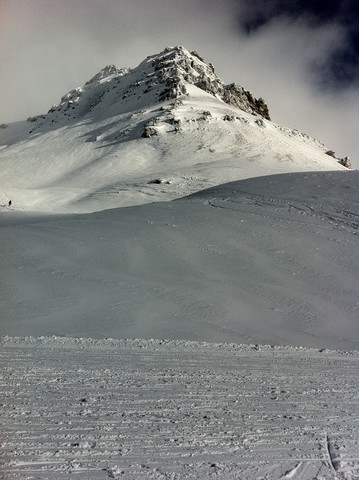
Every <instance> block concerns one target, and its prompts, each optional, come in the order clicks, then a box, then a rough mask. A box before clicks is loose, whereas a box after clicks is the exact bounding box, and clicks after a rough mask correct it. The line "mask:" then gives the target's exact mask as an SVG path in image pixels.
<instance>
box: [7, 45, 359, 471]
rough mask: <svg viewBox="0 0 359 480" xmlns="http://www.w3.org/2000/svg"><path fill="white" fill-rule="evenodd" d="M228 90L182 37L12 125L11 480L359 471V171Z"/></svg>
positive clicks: (9, 282)
mask: <svg viewBox="0 0 359 480" xmlns="http://www.w3.org/2000/svg"><path fill="white" fill-rule="evenodd" d="M176 62H177V63H176ZM176 65H179V68H177V67H176ZM173 68H175V69H176V75H177V73H179V77H178V78H179V80H178V82H179V83H178V84H176V85H175V88H177V89H178V88H179V89H180V90H181V91H182V87H185V88H183V91H185V92H186V93H185V94H184V95H182V96H181V95H180V97H179V98H178V99H164V100H163V101H162V100H161V101H159V96H162V95H163V93H164V92H166V91H167V90H164V88H166V89H167V87H168V85H167V84H166V83H163V79H164V78H166V79H167V80H168V79H170V80H171V79H172V78H174V77H173ZM171 72H172V73H171ZM171 75H172V76H171ZM176 78H177V77H176ZM161 79H162V80H161ZM186 79H187V80H186ZM199 79H200V80H201V82H202V80H204V83H205V85H206V88H207V90H208V89H209V90H211V89H212V90H211V91H210V93H208V91H204V90H203V89H201V88H199V87H198V84H199V83H198V80H199ZM167 80H166V81H167ZM171 81H172V80H171ZM176 81H177V80H176ZM161 82H162V83H161ZM188 82H190V83H188ZM191 82H192V83H191ZM171 85H172V87H173V84H171ZM172 87H171V88H172ZM226 88H227V87H226ZM226 88H224V87H223V85H222V84H221V83H220V81H219V79H218V77H216V75H215V73H214V70H213V66H211V65H206V64H204V63H203V61H202V59H201V58H200V57H199V56H198V55H197V54H193V52H191V53H190V52H188V51H187V50H185V49H183V47H175V48H173V49H171V48H170V49H166V50H165V51H164V52H161V54H159V55H157V56H156V55H155V56H152V57H149V58H148V59H146V60H145V61H144V62H142V63H141V65H140V66H139V67H137V68H136V69H133V70H132V71H129V70H126V69H121V70H120V69H117V68H116V67H112V66H111V67H107V68H105V69H104V70H103V71H101V72H100V73H99V74H97V75H95V77H93V78H92V79H91V80H90V81H89V82H87V83H86V84H85V86H84V87H83V88H82V89H75V90H73V91H71V92H69V94H67V95H65V96H64V97H63V98H62V99H61V102H60V104H59V105H56V106H54V107H53V108H52V109H50V111H49V113H48V114H47V115H43V116H38V117H34V118H31V119H29V121H28V122H19V123H17V124H13V125H9V126H2V128H1V129H0V135H1V143H2V147H1V151H0V162H1V163H0V183H1V192H0V251H1V255H0V270H1V277H0V287H1V288H0V312H1V321H0V361H1V376H0V416H1V420H0V421H1V423H0V479H2V480H15V479H23V480H25V479H41V480H45V479H51V480H55V479H59V480H64V479H68V480H70V479H80V480H87V479H89V480H92V479H99V480H101V479H122V478H123V479H133V480H135V479H141V478H149V479H172V480H177V479H187V478H188V479H207V478H209V479H210V478H217V479H224V480H227V479H229V480H231V479H240V480H252V479H258V480H264V479H266V480H277V479H283V480H284V479H298V480H299V479H300V480H312V479H318V480H327V479H330V480H331V479H333V480H334V479H336V480H356V479H359V426H358V422H359V389H358V380H359V377H358V371H359V370H358V366H359V365H358V361H359V352H358V350H359V325H358V311H359V292H358V278H359V245H358V235H357V232H358V225H359V224H358V218H359V195H358V190H359V176H358V172H356V171H349V170H348V169H347V168H344V166H343V165H341V164H340V163H338V159H336V158H335V157H334V156H332V154H330V155H328V150H327V148H326V147H324V146H323V145H322V144H320V143H319V142H317V141H316V140H314V139H312V138H310V137H309V136H308V135H306V134H301V133H300V132H298V131H296V130H293V129H288V128H285V127H281V126H279V125H276V124H274V123H272V122H271V121H270V120H269V119H268V118H264V117H262V116H261V115H258V114H257V113H255V112H253V111H251V108H252V107H251V106H250V104H248V98H249V99H250V98H251V97H250V96H249V95H248V93H249V92H246V91H244V90H243V89H242V90H241V87H233V88H234V90H233V88H232V87H231V88H230V89H229V90H228V89H227V90H226ZM213 89H214V90H213ZM221 89H222V90H221ZM224 91H227V93H228V92H232V93H233V92H234V91H235V92H237V93H238V92H239V94H238V95H239V96H238V98H237V97H236V98H237V99H239V100H240V101H243V105H242V107H243V108H244V109H245V110H243V109H239V108H236V107H235V106H233V105H229V104H227V103H225V102H224V101H223V99H221V98H222V97H220V95H219V93H221V92H222V93H221V95H222V94H223V92H224ZM213 92H214V93H213ZM236 101H237V100H236ZM252 101H253V102H254V100H253V98H252V100H250V102H252ZM259 104H260V106H261V108H264V107H265V104H263V103H261V102H260V103H259ZM331 153H332V152H331ZM10 201H11V204H9V203H10Z"/></svg>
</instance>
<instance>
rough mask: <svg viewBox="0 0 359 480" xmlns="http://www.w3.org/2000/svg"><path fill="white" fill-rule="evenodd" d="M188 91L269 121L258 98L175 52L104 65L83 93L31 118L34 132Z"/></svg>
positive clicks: (196, 58)
mask: <svg viewBox="0 0 359 480" xmlns="http://www.w3.org/2000/svg"><path fill="white" fill-rule="evenodd" d="M188 85H194V86H195V87H197V88H199V89H200V90H202V91H204V92H206V93H209V94H210V95H212V96H214V97H216V98H217V99H219V100H221V101H223V102H225V103H227V104H229V105H232V106H234V107H236V108H239V109H240V110H243V111H245V112H247V113H252V114H255V115H259V116H261V117H263V118H265V119H268V120H270V116H269V111H268V107H267V105H266V104H265V102H264V101H263V99H262V98H259V99H256V98H254V97H253V96H252V94H251V93H250V92H249V91H247V90H245V89H244V88H243V87H242V86H240V85H239V84H237V83H231V84H229V85H225V84H224V83H223V82H222V80H221V79H220V78H219V77H218V75H217V74H216V72H215V69H214V67H213V65H212V64H211V63H208V64H207V63H206V62H205V61H204V59H203V58H202V57H201V56H200V55H199V54H198V53H197V52H195V51H189V50H187V49H185V48H184V47H182V46H176V47H167V48H165V49H164V50H163V51H162V52H160V53H159V54H155V55H151V56H149V57H147V58H146V59H145V60H143V61H142V62H141V63H140V64H139V65H138V67H136V68H133V69H129V68H118V67H117V66H116V65H107V66H106V67H104V68H103V69H102V70H100V72H98V73H97V74H96V75H94V76H93V77H92V78H91V79H90V80H89V81H88V82H86V83H85V84H84V85H83V86H82V87H78V88H75V89H73V90H71V91H70V92H68V93H67V94H66V95H64V96H63V97H62V98H61V100H60V102H59V103H58V104H56V105H53V106H52V107H51V108H50V110H49V111H48V113H47V115H41V116H39V117H32V118H31V121H36V122H37V125H36V126H34V129H36V128H40V127H41V125H43V124H44V123H47V124H54V126H55V125H58V124H60V125H64V124H67V123H68V122H70V121H72V120H74V119H79V118H82V117H84V116H86V115H89V114H91V115H93V114H96V113H97V114H101V112H100V110H101V111H102V112H103V111H106V112H107V113H106V114H107V115H116V114H122V113H124V112H126V111H130V110H131V109H132V110H133V108H134V104H135V107H136V108H138V109H141V108H146V107H147V106H148V105H153V104H154V103H158V102H164V101H168V100H172V99H176V98H179V97H181V96H188V88H187V87H188ZM100 105H101V108H98V107H99V106H100ZM45 120H46V121H45ZM34 129H33V130H34Z"/></svg>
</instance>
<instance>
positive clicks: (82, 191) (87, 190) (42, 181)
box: [0, 46, 345, 212]
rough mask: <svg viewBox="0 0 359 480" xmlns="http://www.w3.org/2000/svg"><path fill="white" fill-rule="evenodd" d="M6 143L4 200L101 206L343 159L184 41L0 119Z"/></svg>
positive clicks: (0, 140)
mask: <svg viewBox="0 0 359 480" xmlns="http://www.w3.org/2000/svg"><path fill="white" fill-rule="evenodd" d="M0 148H1V151H0V162H1V163H0V167H1V168H0V182H1V185H2V190H1V191H0V205H3V206H7V205H9V201H10V200H11V205H12V208H21V209H26V210H46V211H65V212H69V211H70V212H89V211H97V210H102V209H106V208H114V207H120V206H128V205H136V204H141V203H149V202H153V201H162V200H170V199H174V198H179V197H182V196H184V195H188V194H190V193H194V192H196V191H198V190H200V189H203V188H208V187H211V186H214V185H218V184H220V183H225V182H229V181H234V180H239V179H243V178H249V177H257V176H263V175H270V174H275V173H287V172H298V171H310V170H337V169H342V170H345V168H344V167H343V166H341V165H340V164H339V163H338V159H336V158H335V157H333V156H332V155H331V153H332V152H331V151H330V150H329V149H328V148H326V147H325V146H324V145H322V144H321V143H320V142H318V141H317V140H315V139H313V138H311V137H310V136H308V135H306V134H302V133H300V132H298V131H297V130H293V129H291V128H286V127H282V126H279V125H276V124H275V123H273V122H271V121H270V120H269V112H268V108H267V106H266V104H265V103H264V101H263V100H262V99H261V98H259V99H256V98H254V97H253V96H252V94H251V93H250V92H248V91H246V90H245V89H244V88H243V87H242V86H240V85H239V84H237V83H232V84H229V85H225V84H224V83H223V82H222V81H221V79H220V78H219V77H218V75H217V74H216V72H215V69H214V67H213V65H212V64H210V63H208V64H207V63H206V62H205V61H204V60H203V59H202V58H201V57H200V56H199V55H198V54H197V53H196V52H194V51H189V50H187V49H185V48H184V47H181V46H177V47H167V48H166V49H164V50H163V51H162V52H160V53H158V54H156V55H151V56H149V57H147V58H146V59H145V60H143V61H142V62H141V63H140V64H139V65H138V66H137V67H136V68H133V69H126V68H118V67H116V66H115V65H108V66H106V67H105V68H103V69H102V70H101V71H100V72H99V73H97V74H96V75H95V76H93V77H92V78H91V79H90V80H89V81H88V82H86V83H85V84H84V85H83V86H82V87H77V88H74V89H72V90H71V91H70V92H68V93H67V94H65V95H63V96H62V98H61V99H60V102H59V103H58V104H56V105H54V106H53V107H51V108H50V110H49V112H48V113H47V114H44V115H40V116H37V117H30V118H28V121H24V122H17V123H15V124H10V125H8V126H7V125H5V126H3V128H1V129H0ZM326 153H327V154H326ZM329 153H330V154H329Z"/></svg>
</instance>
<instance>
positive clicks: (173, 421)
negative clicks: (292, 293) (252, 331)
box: [0, 337, 359, 480]
mask: <svg viewBox="0 0 359 480" xmlns="http://www.w3.org/2000/svg"><path fill="white" fill-rule="evenodd" d="M0 358H1V362H2V364H3V367H4V368H3V376H2V382H1V383H0V389H1V390H0V391H1V398H2V400H1V401H2V408H1V416H2V418H1V421H2V428H1V433H2V438H1V442H0V456H1V463H2V472H1V473H0V478H2V479H6V480H13V479H30V478H33V479H35V478H36V479H51V480H54V479H56V480H65V479H72V478H74V479H75V478H76V479H81V480H89V479H96V480H102V479H103V480H105V479H128V480H130V479H131V480H138V479H157V480H159V479H161V480H164V479H172V480H180V479H187V478H188V479H189V478H191V479H201V480H202V479H207V478H208V479H223V480H234V479H236V480H237V479H239V478H240V479H242V480H254V479H269V480H271V479H282V480H287V479H297V480H299V479H300V480H312V479H317V480H329V479H337V480H345V479H346V480H354V479H357V478H358V477H359V458H358V443H359V429H358V387H359V385H358V368H359V363H358V362H359V355H358V352H352V353H345V352H340V351H339V352H338V351H330V350H326V351H318V350H314V349H313V350H310V349H303V348H301V349H294V348H289V347H287V348H284V347H277V348H272V347H266V346H254V345H253V346H250V345H247V346H244V345H234V344H229V345H220V344H205V343H199V342H197V343H193V342H186V341H172V342H166V341H165V342H163V341H155V340H152V341H151V340H147V341H146V340H133V341H130V340H128V341H113V340H102V341H93V340H86V339H65V338H59V337H57V338H45V337H42V338H41V339H38V340H35V339H33V338H27V339H20V338H15V339H14V338H7V339H5V341H4V342H3V344H2V345H1V350H0Z"/></svg>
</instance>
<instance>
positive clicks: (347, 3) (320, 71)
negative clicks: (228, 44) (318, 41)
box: [238, 0, 359, 88]
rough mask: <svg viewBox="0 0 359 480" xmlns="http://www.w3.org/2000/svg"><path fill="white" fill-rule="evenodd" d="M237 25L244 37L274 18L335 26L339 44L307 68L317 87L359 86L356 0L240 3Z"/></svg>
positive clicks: (256, 0)
mask: <svg viewBox="0 0 359 480" xmlns="http://www.w3.org/2000/svg"><path fill="white" fill-rule="evenodd" d="M238 4H239V5H240V6H241V8H240V14H239V16H238V18H239V25H240V29H241V31H243V32H245V33H246V35H248V36H253V35H256V34H257V32H258V31H259V30H260V29H261V28H263V27H264V26H266V25H267V24H269V23H271V22H273V21H274V20H275V19H281V20H282V21H283V22H285V21H287V22H288V21H295V20H298V19H301V20H302V21H305V22H306V23H307V24H308V25H310V26H314V27H315V26H318V25H319V26H320V25H323V24H330V23H331V24H336V25H338V26H339V27H340V28H341V29H342V31H343V32H344V36H343V38H342V41H341V42H340V43H337V44H333V45H332V48H331V51H330V52H328V54H327V56H326V57H325V58H322V59H317V61H313V62H312V63H311V64H310V65H309V67H310V68H311V69H312V71H313V72H314V73H315V77H316V80H317V81H318V82H319V83H320V86H321V87H323V86H324V87H327V88H338V87H339V88H346V87H347V86H348V85H350V84H358V83H359V28H358V25H359V2H358V1H357V0H327V1H321V0H272V1H271V2H268V1H267V0H240V1H239V2H238Z"/></svg>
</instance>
